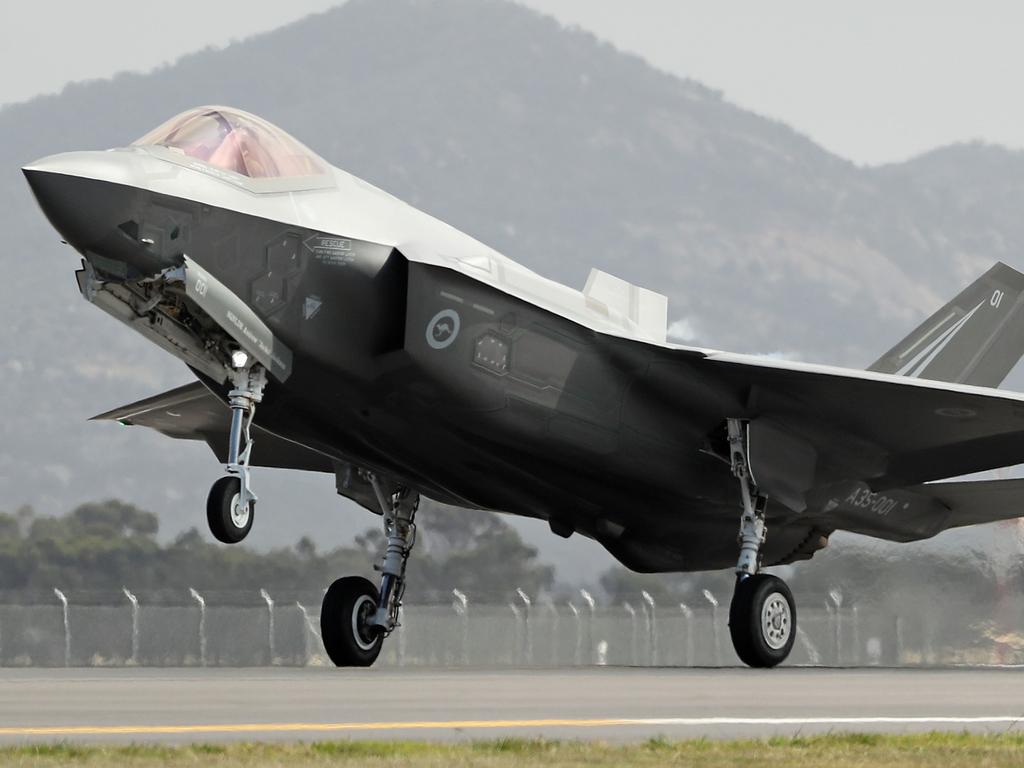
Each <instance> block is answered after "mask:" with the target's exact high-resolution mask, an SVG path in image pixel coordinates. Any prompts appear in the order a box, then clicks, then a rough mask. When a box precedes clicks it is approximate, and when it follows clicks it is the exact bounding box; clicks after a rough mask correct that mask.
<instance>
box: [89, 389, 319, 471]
mask: <svg viewBox="0 0 1024 768" xmlns="http://www.w3.org/2000/svg"><path fill="white" fill-rule="evenodd" d="M93 420H97V421H117V422H119V423H121V424H124V425H126V426H135V425H138V426H142V427H149V428H150V429H153V430H156V431H157V432H159V433H160V434H162V435H166V436H167V437H173V438H177V439H179V440H202V441H203V442H205V443H206V444H207V445H209V446H210V449H211V450H212V451H213V452H214V453H215V454H216V455H217V457H218V459H219V460H221V461H226V457H227V441H228V437H227V436H228V432H229V428H230V425H231V409H230V408H228V406H227V404H226V403H225V402H224V401H223V400H221V399H220V398H219V397H217V395H215V394H214V393H213V392H211V391H210V390H209V389H207V387H206V385H204V384H203V383H202V382H199V381H197V382H195V383H193V384H186V385H185V386H183V387H178V388H177V389H172V390H170V391H169V392H164V393H162V394H159V395H155V396H153V397H148V398H146V399H145V400H139V401H138V402H135V403H130V404H128V405H123V406H121V407H120V408H115V409H114V410H112V411H107V412H106V413H101V414H99V415H98V416H93ZM252 431H253V437H254V438H255V441H256V442H255V444H254V446H253V452H252V464H253V465H254V466H259V467H279V468H282V469H305V470H309V471H312V472H334V465H333V463H332V462H331V460H330V459H329V458H328V457H326V456H324V455H322V454H320V453H317V452H316V451H313V450H311V449H309V448H306V447H305V446H302V445H299V444H298V443H293V442H292V441H290V440H286V439H284V438H283V437H279V436H277V435H275V434H273V433H272V432H268V431H267V430H265V429H263V428H262V427H260V426H259V425H256V424H254V425H253V427H252Z"/></svg>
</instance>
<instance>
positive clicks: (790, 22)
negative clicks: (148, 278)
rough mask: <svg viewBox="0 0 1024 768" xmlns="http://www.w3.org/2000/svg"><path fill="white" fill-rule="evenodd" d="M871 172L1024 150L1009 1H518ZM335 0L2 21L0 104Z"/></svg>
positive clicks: (10, 12) (110, 2)
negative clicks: (974, 142)
mask: <svg viewBox="0 0 1024 768" xmlns="http://www.w3.org/2000/svg"><path fill="white" fill-rule="evenodd" d="M522 2H524V4H526V5H529V6H532V7H534V8H538V9H540V10H543V11H546V12H548V13H550V14H552V15H554V16H556V17H557V18H559V19H560V20H561V21H563V22H564V23H569V24H577V25H579V26H581V27H583V28H585V29H588V30H590V31H592V32H594V33H595V34H596V35H598V36H599V37H602V38H604V39H606V40H609V41H611V42H612V43H614V44H615V45H617V46H618V47H620V48H622V49H624V50H629V51H632V52H635V53H638V54H640V55H642V56H643V57H645V58H646V59H647V60H648V61H650V62H651V63H653V64H654V65H655V66H658V67H660V68H662V69H665V70H668V71H670V72H673V73H675V74H679V75H682V76H685V77H691V78H693V79H695V80H699V81H701V82H703V83H705V84H706V85H708V86H711V87H712V88H716V89H719V90H721V91H723V92H724V93H725V96H726V97H727V98H728V99H729V100H731V101H733V102H735V103H737V104H739V105H740V106H743V107H745V108H748V109H752V110H754V111H756V112H759V113H761V114H764V115H768V116H770V117H774V118H778V119H780V120H782V121H784V122H786V123H788V124H790V125H792V126H793V127H794V128H796V129H798V130H799V131H801V132H803V133H805V134H807V135H809V136H810V137H811V138H813V139H814V140H815V141H817V142H819V143H820V144H822V145H824V146H825V147H827V148H828V149H830V150H832V151H834V152H836V153H838V154H840V155H843V156H845V157H847V158H850V159H852V160H855V161H857V162H861V163H883V162H892V161H898V160H902V159H905V158H906V157H908V156H911V155H913V154H917V153H920V152H923V151H926V150H928V149H931V148H934V147H936V146H939V145H942V144H948V143H950V142H954V141H965V140H969V139H975V138H980V139H984V140H987V141H993V142H998V143H1001V144H1005V145H1007V146H1011V147H1014V148H1021V147H1024V105H1022V99H1021V91H1022V88H1021V87H1020V73H1022V72H1024V46H1022V45H1021V44H1020V36H1021V29H1022V23H1024V4H1022V3H1020V2H1012V1H1011V0H974V1H973V2H970V3H968V2H966V1H963V2H952V1H951V0H899V2H892V0H887V1H883V0H857V1H856V2H852V1H851V0H831V1H830V2H822V1H821V0H774V1H773V2H771V3H767V2H764V1H763V0H716V1H715V2H710V1H709V0H522ZM337 4H338V0H289V2H288V3H261V2H253V0H248V1H246V2H243V1H242V0H217V1H216V2H211V0H176V1H175V2H174V3H172V4H165V3H144V2H138V1H137V0H90V2H87V3H83V2H75V1H74V0H65V1H64V2H60V1H58V0H34V1H33V2H31V3H17V4H15V3H4V4H3V10H2V11H0V103H7V102H12V101H20V100H23V99H26V98H30V97H31V96H33V95H35V94H38V93H46V92H52V91H57V90H59V89H60V88H61V87H62V86H63V85H64V84H65V83H67V82H69V81H72V80H81V79H87V78H96V77H107V76H109V75H111V74H113V73H115V72H117V71H121V70H147V69H151V68H153V67H155V66H158V65H160V64H162V63H165V62H168V61H172V60H173V59H175V58H176V57H178V56H180V55H182V54H184V53H187V52H189V51H193V50H196V49H198V48H202V47H204V46H208V45H217V46H221V45H226V44H228V43H230V42H231V41H232V40H236V39H240V38H243V37H246V36H249V35H252V34H254V33H257V32H261V31H265V30H269V29H273V28H274V27H276V26H279V25H281V24H284V23H287V22H289V21H292V20H295V19H297V18H300V17H301V16H304V15H306V14H308V13H312V12H315V11H319V10H324V9H326V8H328V7H330V6H332V5H337Z"/></svg>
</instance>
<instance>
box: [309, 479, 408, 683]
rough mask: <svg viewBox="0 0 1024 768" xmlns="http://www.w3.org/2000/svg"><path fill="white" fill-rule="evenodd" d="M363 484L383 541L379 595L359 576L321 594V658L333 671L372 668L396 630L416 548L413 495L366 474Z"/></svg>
mask: <svg viewBox="0 0 1024 768" xmlns="http://www.w3.org/2000/svg"><path fill="white" fill-rule="evenodd" d="M366 478H367V479H368V480H369V481H370V484H371V485H372V486H373V490H374V494H375V495H376V497H377V502H378V504H379V505H380V508H381V511H382V517H383V522H384V534H385V536H386V537H387V539H386V544H385V547H384V556H383V558H382V560H381V563H380V565H378V566H377V570H379V571H380V573H381V581H380V589H379V590H378V589H377V587H375V586H374V585H373V584H372V583H371V582H369V581H367V580H366V579H364V578H362V577H361V576H347V577H345V578H341V579H338V580H337V581H335V582H334V583H333V584H332V585H331V586H330V588H329V589H328V590H327V592H326V593H325V594H324V600H323V605H322V606H321V609H320V636H321V637H322V638H323V641H324V649H325V650H326V651H327V655H328V656H329V657H330V659H331V661H333V662H334V664H335V665H336V666H339V667H368V666H370V665H371V664H373V662H374V661H375V660H376V659H377V656H378V655H379V654H380V651H381V647H382V646H383V644H384V638H385V637H387V636H388V635H389V634H391V633H392V632H393V631H394V630H395V629H396V628H397V627H398V615H399V610H400V609H401V607H402V595H403V594H404V593H405V568H406V565H407V564H408V562H409V554H410V553H411V552H412V548H413V545H414V544H415V543H416V523H415V519H416V510H417V509H418V508H419V503H420V497H419V494H418V493H416V492H415V491H413V490H411V489H410V488H407V487H405V486H403V485H397V484H392V485H387V486H386V485H385V482H384V481H383V480H382V479H381V478H379V477H378V476H377V475H375V474H373V473H367V475H366Z"/></svg>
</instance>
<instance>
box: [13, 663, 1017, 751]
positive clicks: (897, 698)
mask: <svg viewBox="0 0 1024 768" xmlns="http://www.w3.org/2000/svg"><path fill="white" fill-rule="evenodd" d="M1022 683H1024V670H1021V669H980V670H979V669H942V670H927V669H901V670H889V669H860V670H826V669H794V668H789V669H778V670H768V671H758V670H749V669H714V670H709V669H685V670H683V669H623V668H610V667H604V668H585V669H569V670H565V669H562V670H540V669H530V670H502V671H484V670H463V669H460V670H422V669H416V670H395V669H391V670H358V671H351V670H346V671H340V670H334V669H317V668H307V669H203V670H195V669H89V670H75V669H71V670H64V669H60V670H52V669H50V670H40V669H23V670H10V669H8V670H3V671H2V672H0V743H6V744H11V743H24V742H27V741H90V742H93V741H110V742H171V743H175V742H177V743H181V742H196V741H202V742H211V741H225V740H237V739H246V740H272V739H275V740H276V739H288V740H313V739H341V738H374V739H406V738H414V739H435V740H447V739H489V738H498V737H502V736H546V737H551V738H561V739H602V740H608V741H623V740H630V741H632V740H639V739H644V738H649V737H651V736H659V735H663V736H666V737H669V738H697V737H702V736H704V737H710V738H731V737H763V736H773V735H793V734H797V733H804V734H806V733H819V732H826V731H887V732H909V731H931V730H953V731H963V730H969V731H979V732H1002V731H1008V730H1022V729H1024V723H1022V720H1024V685H1022Z"/></svg>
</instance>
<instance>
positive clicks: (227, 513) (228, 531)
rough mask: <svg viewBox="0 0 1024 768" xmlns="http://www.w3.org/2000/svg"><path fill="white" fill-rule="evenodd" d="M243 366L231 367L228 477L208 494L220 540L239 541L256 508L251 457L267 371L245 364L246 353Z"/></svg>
mask: <svg viewBox="0 0 1024 768" xmlns="http://www.w3.org/2000/svg"><path fill="white" fill-rule="evenodd" d="M235 361H238V362H242V365H240V366H235V367H233V368H232V369H231V379H232V381H231V383H232V390H231V392H230V393H228V403H229V404H230V406H231V432H230V434H229V437H228V461H227V465H226V466H225V469H226V470H227V473H228V474H227V476H226V477H222V478H220V479H219V480H218V481H217V482H215V483H214V484H213V487H212V488H210V493H209V495H208V496H207V497H206V520H207V522H209V524H210V532H211V533H212V534H213V536H214V538H216V539H217V540H218V541H222V542H224V543H225V544H236V543H238V542H239V541H241V540H242V539H244V538H245V537H246V536H247V535H248V534H249V530H250V529H251V528H252V519H253V514H254V512H255V509H256V494H255V493H254V492H253V490H252V487H251V486H250V483H249V456H250V454H251V453H252V446H253V443H254V442H255V441H254V440H253V439H252V436H251V434H250V430H251V429H252V419H253V416H254V415H255V413H256V404H257V403H258V402H260V400H262V399H263V389H264V387H266V385H267V374H266V371H265V370H264V369H263V366H261V365H259V364H258V363H257V364H254V365H252V366H248V367H246V366H245V363H246V362H247V359H246V356H245V355H244V353H243V354H242V355H241V356H239V357H236V358H235Z"/></svg>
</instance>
